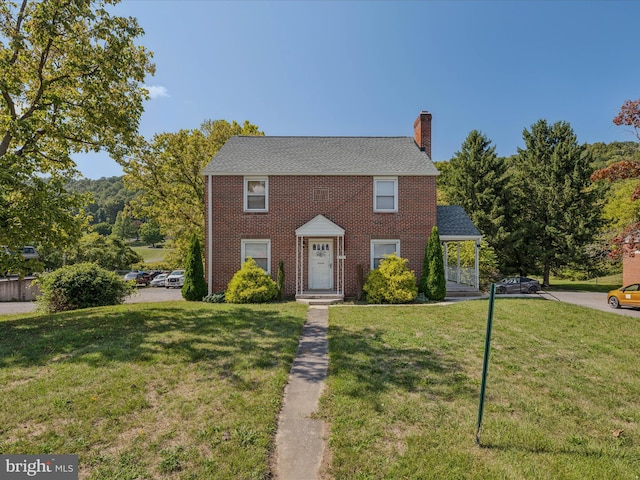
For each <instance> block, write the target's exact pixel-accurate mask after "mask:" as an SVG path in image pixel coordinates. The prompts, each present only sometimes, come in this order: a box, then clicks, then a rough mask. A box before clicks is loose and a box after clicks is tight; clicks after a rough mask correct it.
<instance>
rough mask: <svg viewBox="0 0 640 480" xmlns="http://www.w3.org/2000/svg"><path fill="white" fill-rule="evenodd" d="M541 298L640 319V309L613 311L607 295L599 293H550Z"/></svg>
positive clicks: (627, 308)
mask: <svg viewBox="0 0 640 480" xmlns="http://www.w3.org/2000/svg"><path fill="white" fill-rule="evenodd" d="M540 296H541V297H543V298H546V299H548V300H556V301H558V300H559V301H561V302H565V303H573V304H575V305H581V306H583V307H589V308H594V309H596V310H602V311H604V312H612V313H617V314H619V315H626V316H629V317H636V318H640V309H637V308H629V307H622V308H618V309H613V308H611V307H610V306H609V304H608V303H607V294H606V293H597V292H550V293H546V292H545V293H540Z"/></svg>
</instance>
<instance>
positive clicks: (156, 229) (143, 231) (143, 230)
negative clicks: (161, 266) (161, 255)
mask: <svg viewBox="0 0 640 480" xmlns="http://www.w3.org/2000/svg"><path fill="white" fill-rule="evenodd" d="M138 234H139V235H140V238H141V239H142V241H143V242H144V243H146V244H147V245H151V246H153V247H155V246H156V243H159V242H161V241H162V240H164V235H162V232H161V231H160V225H158V222H156V221H155V220H149V221H148V222H145V223H143V224H142V225H140V229H139V230H138Z"/></svg>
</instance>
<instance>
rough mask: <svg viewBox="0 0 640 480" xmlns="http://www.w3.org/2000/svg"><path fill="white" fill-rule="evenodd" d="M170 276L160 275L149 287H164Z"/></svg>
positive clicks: (166, 274)
mask: <svg viewBox="0 0 640 480" xmlns="http://www.w3.org/2000/svg"><path fill="white" fill-rule="evenodd" d="M168 276H169V274H168V273H159V274H158V275H156V277H155V278H154V279H153V280H151V283H150V284H149V285H150V286H152V287H164V285H165V283H166V280H167V277H168Z"/></svg>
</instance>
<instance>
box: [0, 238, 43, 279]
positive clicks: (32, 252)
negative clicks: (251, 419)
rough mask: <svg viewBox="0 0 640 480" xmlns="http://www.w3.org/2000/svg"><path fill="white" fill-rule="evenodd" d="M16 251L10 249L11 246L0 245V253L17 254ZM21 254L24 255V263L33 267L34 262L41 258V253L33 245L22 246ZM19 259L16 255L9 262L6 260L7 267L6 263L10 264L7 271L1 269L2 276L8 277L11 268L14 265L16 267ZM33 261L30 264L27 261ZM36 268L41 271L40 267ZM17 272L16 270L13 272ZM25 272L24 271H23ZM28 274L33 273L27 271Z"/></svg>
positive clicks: (0, 274)
mask: <svg viewBox="0 0 640 480" xmlns="http://www.w3.org/2000/svg"><path fill="white" fill-rule="evenodd" d="M15 254H16V252H14V251H12V250H10V249H9V247H7V246H5V245H2V246H0V255H15ZM20 255H21V256H22V258H23V259H24V260H25V263H24V265H28V266H29V268H32V267H34V266H35V263H34V262H38V261H39V260H40V255H39V254H38V252H37V250H36V249H35V247H31V246H25V247H22V251H21V252H20ZM5 260H7V258H5ZM16 260H17V259H16V258H15V257H13V259H12V260H11V261H9V262H4V263H5V267H6V266H7V265H6V264H7V263H8V264H10V265H9V267H10V269H9V270H6V271H0V276H3V277H6V276H8V275H9V274H10V273H11V269H12V268H13V267H16V263H15V261H16ZM31 260H32V262H31V263H30V264H29V263H27V262H29V261H31ZM36 270H38V271H39V269H37V268H36ZM13 273H16V272H13ZM23 273H24V272H23ZM27 274H28V275H31V273H27Z"/></svg>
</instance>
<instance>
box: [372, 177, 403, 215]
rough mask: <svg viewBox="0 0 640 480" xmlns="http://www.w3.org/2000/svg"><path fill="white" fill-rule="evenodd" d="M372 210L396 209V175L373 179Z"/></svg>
mask: <svg viewBox="0 0 640 480" xmlns="http://www.w3.org/2000/svg"><path fill="white" fill-rule="evenodd" d="M373 211H374V212H397V211H398V178H397V177H379V178H374V179H373Z"/></svg>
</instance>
